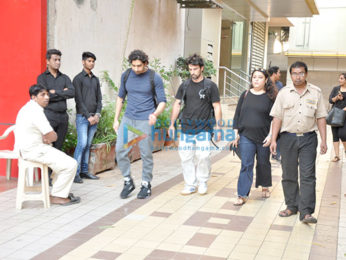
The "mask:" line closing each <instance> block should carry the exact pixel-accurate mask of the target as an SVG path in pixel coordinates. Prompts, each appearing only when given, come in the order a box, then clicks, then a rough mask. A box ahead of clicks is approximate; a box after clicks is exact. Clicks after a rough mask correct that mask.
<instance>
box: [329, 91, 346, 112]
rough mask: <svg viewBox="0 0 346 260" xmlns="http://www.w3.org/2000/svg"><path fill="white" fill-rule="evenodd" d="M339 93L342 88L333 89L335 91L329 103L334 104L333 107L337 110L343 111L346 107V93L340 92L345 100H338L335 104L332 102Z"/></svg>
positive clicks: (331, 94)
mask: <svg viewBox="0 0 346 260" xmlns="http://www.w3.org/2000/svg"><path fill="white" fill-rule="evenodd" d="M339 91H340V86H337V87H334V88H333V90H332V92H331V93H330V96H329V103H330V104H333V106H335V107H337V108H340V109H343V108H344V107H346V92H342V91H340V92H341V94H342V96H343V97H344V99H343V100H338V101H336V102H335V103H333V101H332V98H334V97H335V96H337V95H338V93H339Z"/></svg>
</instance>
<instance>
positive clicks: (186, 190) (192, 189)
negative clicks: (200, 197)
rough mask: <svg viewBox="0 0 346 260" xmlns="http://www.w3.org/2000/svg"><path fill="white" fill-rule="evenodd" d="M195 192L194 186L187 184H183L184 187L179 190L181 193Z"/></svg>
mask: <svg viewBox="0 0 346 260" xmlns="http://www.w3.org/2000/svg"><path fill="white" fill-rule="evenodd" d="M195 192H196V187H195V186H188V185H185V187H184V189H183V190H182V191H181V192H180V194H181V195H190V194H192V193H195Z"/></svg>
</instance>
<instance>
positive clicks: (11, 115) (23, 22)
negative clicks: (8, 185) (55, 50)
mask: <svg viewBox="0 0 346 260" xmlns="http://www.w3.org/2000/svg"><path fill="white" fill-rule="evenodd" d="M0 10H1V15H0V24H1V26H0V35H1V41H0V53H1V54H0V57H1V59H0V73H1V76H0V134H2V133H3V132H4V131H5V130H6V128H7V127H8V126H6V125H2V124H4V123H15V120H16V115H17V112H18V110H19V109H20V108H21V107H22V106H23V105H24V104H25V103H26V102H27V101H28V100H29V93H28V92H29V91H28V90H29V87H30V86H31V85H32V84H34V83H36V78H37V76H38V75H39V74H40V73H41V72H42V71H43V70H44V69H45V52H46V33H47V0H1V1H0ZM13 144H14V136H13V134H11V136H10V137H9V138H7V139H5V140H0V150H4V149H12V148H13ZM5 175H6V160H4V159H0V176H5ZM17 175H18V169H17V162H16V161H14V162H13V163H12V176H13V177H16V176H17Z"/></svg>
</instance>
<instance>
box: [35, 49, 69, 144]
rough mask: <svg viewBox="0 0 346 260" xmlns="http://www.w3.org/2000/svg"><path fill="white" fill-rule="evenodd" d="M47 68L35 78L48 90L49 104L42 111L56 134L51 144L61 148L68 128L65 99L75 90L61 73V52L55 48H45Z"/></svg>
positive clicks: (67, 78)
mask: <svg viewBox="0 0 346 260" xmlns="http://www.w3.org/2000/svg"><path fill="white" fill-rule="evenodd" d="M46 61H47V69H46V71H45V72H43V73H42V74H40V75H39V76H38V78H37V84H40V85H43V86H45V87H46V88H47V90H48V92H49V104H48V106H46V107H45V109H44V113H45V115H46V117H47V119H48V121H49V123H50V125H51V126H52V127H53V129H54V131H55V132H56V133H57V135H58V139H57V140H56V141H55V142H53V146H54V147H55V148H56V149H58V150H61V148H62V145H63V143H64V141H65V136H66V133H67V128H68V115H67V112H66V111H67V104H66V100H67V99H69V98H73V97H74V94H75V91H74V87H73V85H72V82H71V80H70V78H69V77H68V76H67V75H65V74H63V73H61V72H60V70H59V68H60V65H61V52H60V51H59V50H56V49H50V50H47V53H46Z"/></svg>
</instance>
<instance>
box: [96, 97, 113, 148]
mask: <svg viewBox="0 0 346 260" xmlns="http://www.w3.org/2000/svg"><path fill="white" fill-rule="evenodd" d="M114 115H115V113H114V102H111V103H108V104H106V105H105V106H104V107H103V108H102V111H101V118H100V121H99V123H98V125H97V130H96V133H95V135H94V139H93V142H92V143H93V144H100V143H105V144H106V145H107V150H109V149H110V146H111V145H112V144H113V143H114V142H115V140H116V137H117V135H116V133H115V131H114V129H113V122H114Z"/></svg>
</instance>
